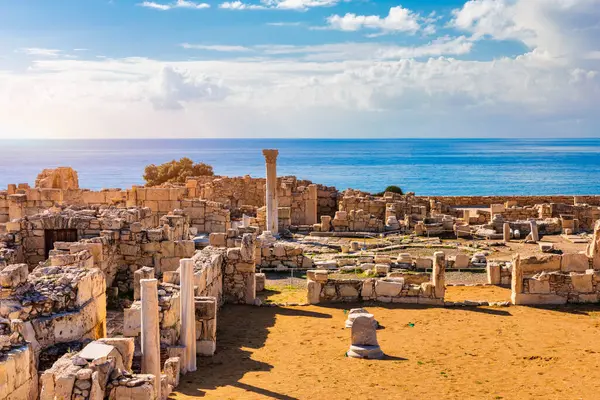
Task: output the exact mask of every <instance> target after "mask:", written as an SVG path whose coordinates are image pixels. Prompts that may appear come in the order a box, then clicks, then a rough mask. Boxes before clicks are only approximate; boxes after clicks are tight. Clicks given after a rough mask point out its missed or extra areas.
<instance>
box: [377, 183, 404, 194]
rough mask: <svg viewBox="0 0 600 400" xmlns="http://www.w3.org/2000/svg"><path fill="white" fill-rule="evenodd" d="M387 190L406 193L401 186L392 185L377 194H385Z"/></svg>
mask: <svg viewBox="0 0 600 400" xmlns="http://www.w3.org/2000/svg"><path fill="white" fill-rule="evenodd" d="M385 192H391V193H398V194H404V192H403V191H402V189H401V188H400V186H395V185H392V186H388V187H386V188H385V190H384V191H383V192H379V193H375V196H383V195H384V194H385Z"/></svg>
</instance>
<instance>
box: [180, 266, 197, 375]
mask: <svg viewBox="0 0 600 400" xmlns="http://www.w3.org/2000/svg"><path fill="white" fill-rule="evenodd" d="M179 269H180V271H179V273H180V275H181V279H180V282H181V284H180V288H181V294H180V296H181V307H180V313H181V334H180V343H181V345H182V346H185V351H184V357H183V360H182V363H183V364H184V365H185V369H186V370H187V371H188V372H193V371H195V370H196V315H195V313H196V305H195V301H194V261H193V260H191V259H189V258H184V259H182V260H180V261H179Z"/></svg>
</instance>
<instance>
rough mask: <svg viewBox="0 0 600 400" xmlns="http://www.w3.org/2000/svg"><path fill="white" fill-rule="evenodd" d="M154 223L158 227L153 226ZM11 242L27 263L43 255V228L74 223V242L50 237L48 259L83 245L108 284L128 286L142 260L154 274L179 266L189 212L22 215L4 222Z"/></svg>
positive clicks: (189, 251)
mask: <svg viewBox="0 0 600 400" xmlns="http://www.w3.org/2000/svg"><path fill="white" fill-rule="evenodd" d="M156 226H158V228H156ZM7 228H8V229H9V233H8V234H9V235H12V237H13V239H14V241H13V243H12V247H15V248H19V249H20V251H21V253H22V254H23V261H25V262H26V263H27V264H29V266H30V267H33V266H35V265H36V264H37V263H39V262H41V261H43V260H44V259H45V257H44V254H45V252H46V249H45V246H46V243H45V240H44V235H45V231H46V230H56V229H75V230H76V231H77V238H78V239H80V240H79V241H78V242H55V243H54V250H51V251H50V254H51V255H53V256H54V257H51V260H50V262H51V263H52V262H54V263H64V262H65V261H61V260H62V258H66V259H67V261H66V262H68V259H69V257H71V255H73V254H77V253H79V252H80V251H82V250H89V251H90V253H91V254H92V255H93V263H94V266H96V267H97V268H99V269H100V270H101V271H102V272H103V273H104V275H105V278H106V281H107V284H108V286H113V284H115V286H118V287H119V290H121V291H123V292H128V291H130V290H132V286H131V282H132V281H133V279H132V277H133V272H134V271H136V270H137V269H139V268H140V267H142V266H149V267H154V268H155V269H156V272H157V273H158V274H159V275H160V274H162V273H164V272H167V271H173V270H175V269H177V268H178V267H179V260H180V259H181V258H189V257H191V256H192V255H193V254H194V251H195V247H194V242H193V241H191V240H187V239H188V238H189V218H188V217H186V216H185V215H183V213H180V215H164V216H162V217H161V218H160V220H158V221H157V216H156V215H155V214H153V213H152V212H151V211H150V209H148V208H129V209H120V208H106V209H83V210H79V209H72V208H68V209H65V210H61V211H60V212H56V213H54V212H50V213H43V214H38V215H34V216H31V217H25V218H23V219H20V220H17V221H14V222H10V223H8V224H7Z"/></svg>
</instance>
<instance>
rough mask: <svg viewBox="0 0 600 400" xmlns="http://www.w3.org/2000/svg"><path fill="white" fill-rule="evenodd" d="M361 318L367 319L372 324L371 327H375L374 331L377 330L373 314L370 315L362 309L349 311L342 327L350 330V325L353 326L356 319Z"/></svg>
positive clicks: (377, 324)
mask: <svg viewBox="0 0 600 400" xmlns="http://www.w3.org/2000/svg"><path fill="white" fill-rule="evenodd" d="M361 316H362V317H367V318H369V319H370V320H371V321H372V322H373V326H374V327H375V329H377V327H378V326H379V323H378V322H377V321H375V317H374V316H373V314H370V313H369V312H368V311H367V310H366V309H364V308H353V309H351V310H350V312H349V313H348V318H347V319H346V322H345V324H344V326H345V327H346V328H352V325H353V324H354V321H355V320H356V318H358V317H361Z"/></svg>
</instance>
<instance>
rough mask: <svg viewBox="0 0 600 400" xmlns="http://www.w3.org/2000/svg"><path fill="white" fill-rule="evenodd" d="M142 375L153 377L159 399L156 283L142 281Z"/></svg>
mask: <svg viewBox="0 0 600 400" xmlns="http://www.w3.org/2000/svg"><path fill="white" fill-rule="evenodd" d="M140 286H141V303H142V316H141V320H142V321H141V327H142V330H141V331H142V373H144V374H152V375H154V390H155V392H156V398H157V399H160V327H159V323H160V318H159V315H158V281H157V280H156V279H142V280H140Z"/></svg>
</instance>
